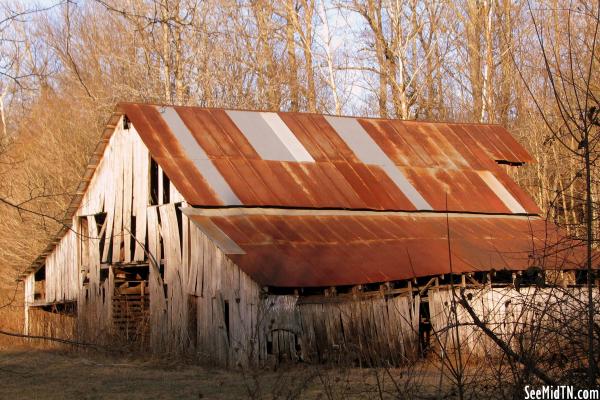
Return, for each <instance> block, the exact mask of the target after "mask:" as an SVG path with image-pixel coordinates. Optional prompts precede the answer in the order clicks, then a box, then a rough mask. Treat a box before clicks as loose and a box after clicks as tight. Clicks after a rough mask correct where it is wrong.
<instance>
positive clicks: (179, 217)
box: [175, 203, 183, 249]
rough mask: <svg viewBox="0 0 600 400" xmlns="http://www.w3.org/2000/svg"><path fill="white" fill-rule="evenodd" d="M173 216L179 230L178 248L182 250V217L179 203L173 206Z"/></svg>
mask: <svg viewBox="0 0 600 400" xmlns="http://www.w3.org/2000/svg"><path fill="white" fill-rule="evenodd" d="M175 215H176V216H177V228H178V230H179V248H181V249H182V248H183V217H182V215H181V203H177V204H176V205H175Z"/></svg>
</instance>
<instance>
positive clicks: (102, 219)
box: [94, 212, 106, 257]
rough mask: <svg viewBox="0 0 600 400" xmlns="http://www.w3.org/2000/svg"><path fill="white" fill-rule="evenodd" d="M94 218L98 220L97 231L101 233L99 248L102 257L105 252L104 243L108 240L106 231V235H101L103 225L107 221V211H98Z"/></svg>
mask: <svg viewBox="0 0 600 400" xmlns="http://www.w3.org/2000/svg"><path fill="white" fill-rule="evenodd" d="M94 219H95V220H96V232H98V235H100V240H99V241H98V249H99V250H100V257H102V254H103V253H104V244H105V242H106V232H105V234H104V235H101V233H102V227H103V226H104V223H105V222H106V213H105V212H102V213H98V214H96V215H94Z"/></svg>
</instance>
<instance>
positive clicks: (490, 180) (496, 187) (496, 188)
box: [478, 171, 527, 214]
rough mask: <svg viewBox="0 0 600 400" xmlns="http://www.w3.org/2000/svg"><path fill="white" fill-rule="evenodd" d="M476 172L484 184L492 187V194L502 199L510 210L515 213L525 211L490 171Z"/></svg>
mask: <svg viewBox="0 0 600 400" xmlns="http://www.w3.org/2000/svg"><path fill="white" fill-rule="evenodd" d="M478 173H479V176H480V177H481V179H483V181H484V182H485V183H486V185H488V187H489V188H490V189H492V191H493V192H494V194H495V195H496V196H498V198H499V199H500V200H502V202H503V203H504V205H505V206H506V207H508V209H509V210H510V211H511V212H513V213H515V214H525V213H527V211H525V209H524V208H523V206H522V205H521V204H520V203H519V202H518V201H517V199H515V198H514V196H513V195H512V194H510V192H509V191H508V190H506V188H505V187H504V185H503V184H502V183H501V182H500V181H499V180H498V178H496V177H495V176H494V174H492V173H491V172H490V171H478Z"/></svg>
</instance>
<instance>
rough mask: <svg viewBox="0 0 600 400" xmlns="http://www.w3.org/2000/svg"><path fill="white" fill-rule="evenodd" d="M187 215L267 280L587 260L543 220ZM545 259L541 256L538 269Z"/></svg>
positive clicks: (392, 276)
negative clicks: (450, 256) (232, 249)
mask: <svg viewBox="0 0 600 400" xmlns="http://www.w3.org/2000/svg"><path fill="white" fill-rule="evenodd" d="M184 212H185V213H186V214H188V215H189V216H190V218H191V219H192V220H194V221H195V222H196V223H197V225H198V226H199V227H200V229H202V230H203V231H204V232H205V233H206V234H207V235H208V236H209V237H211V238H212V239H213V240H214V241H215V243H217V245H218V246H220V247H221V248H222V249H223V250H224V251H225V252H228V249H231V248H235V249H236V251H235V252H232V253H230V254H229V257H231V259H232V260H233V261H234V262H235V263H236V264H237V265H238V266H240V268H242V269H243V270H244V271H245V272H246V273H248V274H249V275H250V276H251V277H252V278H253V279H255V280H256V281H257V282H259V283H261V284H263V285H268V286H278V287H315V286H335V285H354V284H365V283H375V282H387V281H395V280H403V279H412V278H416V277H423V276H432V275H441V274H447V273H450V272H453V273H465V272H476V271H490V270H514V271H519V270H526V269H527V268H529V267H531V266H538V267H544V268H546V269H567V270H568V269H575V268H579V267H580V266H581V265H582V264H581V262H582V261H583V260H584V257H583V254H582V251H581V247H576V246H575V243H574V242H572V241H569V240H565V239H564V237H563V236H562V235H561V233H560V232H559V231H558V229H557V228H556V226H555V225H553V224H547V223H546V221H544V220H542V219H541V218H539V217H523V216H490V215H476V214H449V215H444V214H435V213H406V212H404V213H403V212H361V211H338V210H321V211H316V210H282V209H247V208H241V209H194V208H186V209H184ZM447 218H448V222H447ZM448 226H449V229H450V247H451V254H452V270H451V267H450V259H449V256H448V235H447V229H448ZM240 250H241V251H240ZM541 255H545V256H547V257H546V258H545V261H544V264H543V265H540V264H539V262H540V261H539V257H540V256H541Z"/></svg>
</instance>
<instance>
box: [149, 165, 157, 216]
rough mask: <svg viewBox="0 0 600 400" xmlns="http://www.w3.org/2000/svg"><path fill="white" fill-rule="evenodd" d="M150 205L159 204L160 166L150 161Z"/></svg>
mask: <svg viewBox="0 0 600 400" xmlns="http://www.w3.org/2000/svg"><path fill="white" fill-rule="evenodd" d="M149 200H150V205H151V206H155V205H157V204H158V164H157V163H156V161H154V159H153V158H152V159H150V199H149Z"/></svg>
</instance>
